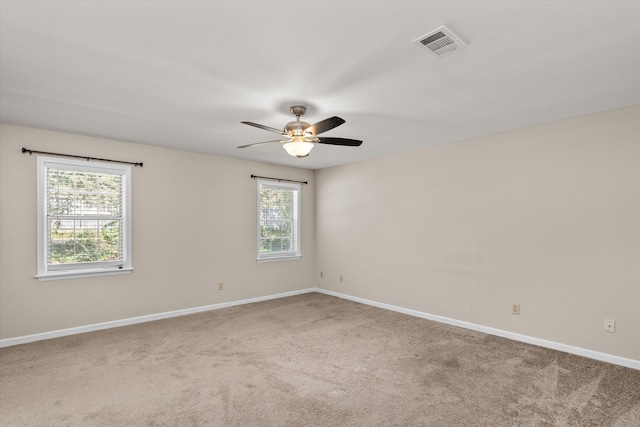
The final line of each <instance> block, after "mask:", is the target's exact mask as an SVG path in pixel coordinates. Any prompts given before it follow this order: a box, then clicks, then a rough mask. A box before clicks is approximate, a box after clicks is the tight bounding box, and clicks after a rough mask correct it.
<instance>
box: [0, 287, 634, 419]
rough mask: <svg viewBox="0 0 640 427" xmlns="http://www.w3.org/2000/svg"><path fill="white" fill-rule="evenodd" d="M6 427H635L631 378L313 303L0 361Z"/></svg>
mask: <svg viewBox="0 0 640 427" xmlns="http://www.w3.org/2000/svg"><path fill="white" fill-rule="evenodd" d="M0 425H2V426H89V427H91V426H247V427H251V426H323V427H326V426H615V427H623V426H624V427H627V426H629V427H630V426H640V371H636V370H633V369H629V368H624V367H620V366H615V365H611V364H607V363H602V362H598V361H594V360H591V359H586V358H582V357H579V356H574V355H570V354H565V353H561V352H558V351H554V350H549V349H544V348H540V347H536V346H532V345H528V344H524V343H520V342H515V341H510V340H508V339H503V338H498V337H495V336H491V335H486V334H483V333H479V332H474V331H469V330H465V329H460V328H456V327H452V326H447V325H443V324H439V323H435V322H431V321H428V320H424V319H419V318H415V317H411V316H407V315H403V314H399V313H395V312H391V311H386V310H382V309H378V308H374V307H370V306H366V305H362V304H357V303H354V302H350V301H346V300H342V299H338V298H334V297H330V296H326V295H322V294H317V293H311V294H305V295H300V296H295V297H289V298H283V299H278V300H271V301H266V302H260V303H255V304H249V305H244V306H238V307H232V308H226V309H221V310H216V311H210V312H206V313H200V314H195V315H190V316H182V317H177V318H172V319H166V320H161V321H155V322H149V323H143V324H138V325H133V326H127V327H121V328H115V329H109V330H104V331H98V332H92V333H86V334H80V335H74V336H69V337H63V338H57V339H52V340H47V341H40V342H36V343H31V344H24V345H19V346H14V347H7V348H3V349H0Z"/></svg>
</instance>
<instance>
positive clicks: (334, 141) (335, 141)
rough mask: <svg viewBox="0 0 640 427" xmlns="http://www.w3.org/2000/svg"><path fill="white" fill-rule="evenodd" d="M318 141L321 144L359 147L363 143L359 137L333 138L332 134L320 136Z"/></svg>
mask: <svg viewBox="0 0 640 427" xmlns="http://www.w3.org/2000/svg"><path fill="white" fill-rule="evenodd" d="M317 142H319V143H320V144H331V145H344V146H347V147H359V146H360V145H362V141H360V140H357V139H349V138H332V137H330V136H325V137H322V138H318V141H317Z"/></svg>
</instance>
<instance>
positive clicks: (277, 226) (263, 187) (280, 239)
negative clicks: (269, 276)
mask: <svg viewBox="0 0 640 427" xmlns="http://www.w3.org/2000/svg"><path fill="white" fill-rule="evenodd" d="M259 191H260V199H259V210H258V215H259V231H258V232H259V235H258V237H259V253H260V254H262V255H267V254H274V255H277V254H284V255H298V194H299V188H298V187H296V186H289V185H286V186H284V185H279V184H278V185H276V184H268V183H261V184H260V185H259Z"/></svg>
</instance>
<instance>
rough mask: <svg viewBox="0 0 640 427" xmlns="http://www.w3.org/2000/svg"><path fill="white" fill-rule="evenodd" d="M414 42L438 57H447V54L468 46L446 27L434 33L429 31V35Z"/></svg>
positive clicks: (437, 29)
mask: <svg viewBox="0 0 640 427" xmlns="http://www.w3.org/2000/svg"><path fill="white" fill-rule="evenodd" d="M413 41H414V42H420V43H421V44H422V45H423V46H425V47H427V48H429V51H430V52H431V53H433V54H434V55H436V56H442V55H446V54H447V53H451V52H453V51H455V50H458V49H462V48H463V47H465V46H466V45H467V44H466V43H465V42H463V41H462V40H460V37H458V36H456V35H455V34H453V32H451V30H450V29H448V28H447V27H445V26H444V25H443V26H442V27H439V28H436V29H435V30H433V31H429V32H428V33H427V34H424V35H422V36H420V37H418V38H417V39H415V40H413Z"/></svg>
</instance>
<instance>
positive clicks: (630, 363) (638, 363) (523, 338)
mask: <svg viewBox="0 0 640 427" xmlns="http://www.w3.org/2000/svg"><path fill="white" fill-rule="evenodd" d="M314 291H315V292H319V293H321V294H325V295H331V296H334V297H338V298H342V299H346V300H349V301H354V302H358V303H361V304H366V305H370V306H373V307H378V308H383V309H385V310H391V311H396V312H398V313H403V314H408V315H410V316H415V317H420V318H422V319H427V320H433V321H434V322H439V323H446V324H447V325H452V326H458V327H460V328H465V329H470V330H472V331H478V332H484V333H485V334H489V335H495V336H498V337H503V338H509V339H511V340H514V341H520V342H525V343H527V344H533V345H537V346H539V347H545V348H550V349H553V350H558V351H563V352H565V353H570V354H575V355H578V356H583V357H587V358H589V359H595V360H600V361H602V362H607V363H612V364H614V365H620V366H626V367H627V368H632V369H637V370H640V360H634V359H627V358H625V357H619V356H614V355H611V354H607V353H601V352H598V351H593V350H588V349H585V348H581V347H574V346H571V345H567V344H562V343H558V342H554V341H547V340H543V339H540V338H535V337H530V336H527V335H521V334H516V333H513V332H509V331H503V330H501V329H495V328H490V327H487V326H482V325H477V324H475V323H469V322H464V321H462V320H456V319H451V318H449V317H443V316H438V315H435V314H429V313H424V312H422V311H417V310H411V309H408V308H403V307H397V306H395V305H390V304H385V303H381V302H377V301H371V300H368V299H364V298H358V297H352V296H350V295H345V294H341V293H338V292H333V291H328V290H326V289H319V288H316V289H314Z"/></svg>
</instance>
